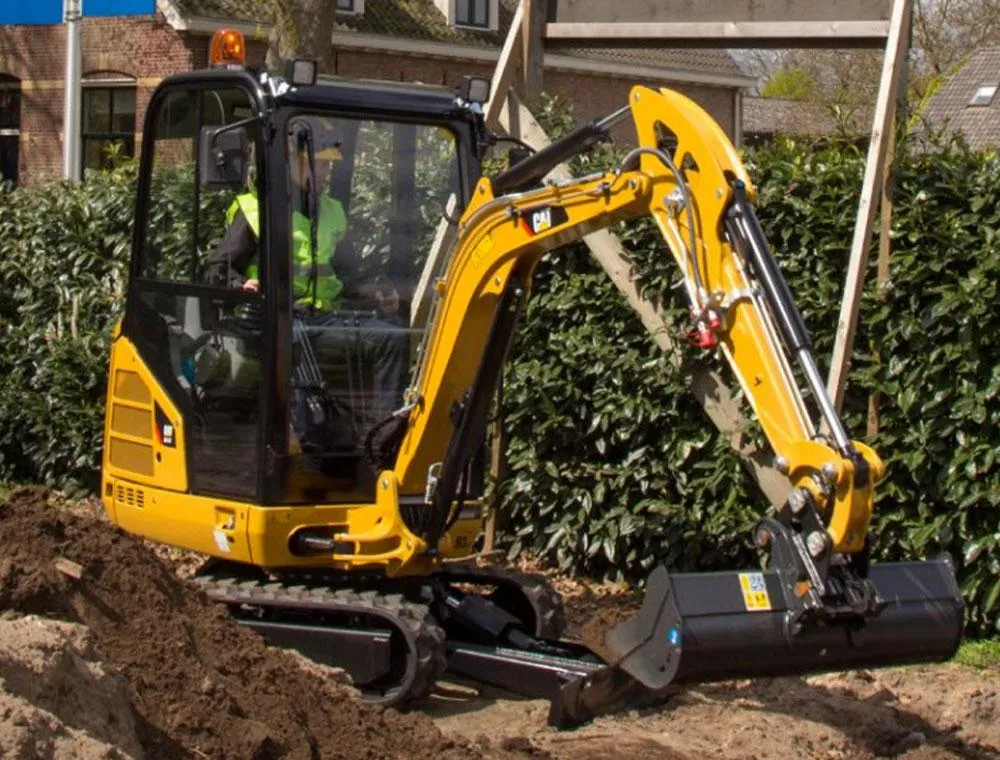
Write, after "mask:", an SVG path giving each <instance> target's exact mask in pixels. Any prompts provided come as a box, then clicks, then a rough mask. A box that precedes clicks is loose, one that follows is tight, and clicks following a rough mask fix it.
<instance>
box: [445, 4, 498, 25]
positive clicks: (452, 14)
mask: <svg viewBox="0 0 1000 760" xmlns="http://www.w3.org/2000/svg"><path fill="white" fill-rule="evenodd" d="M485 1H486V26H477V25H475V24H460V23H459V22H458V4H459V3H460V2H469V0H449V3H448V11H449V12H448V23H449V24H451V25H452V26H454V27H456V28H457V29H472V30H473V31H477V32H486V31H490V32H495V31H497V29H499V28H500V18H499V14H500V7H499V6H500V3H499V0H485Z"/></svg>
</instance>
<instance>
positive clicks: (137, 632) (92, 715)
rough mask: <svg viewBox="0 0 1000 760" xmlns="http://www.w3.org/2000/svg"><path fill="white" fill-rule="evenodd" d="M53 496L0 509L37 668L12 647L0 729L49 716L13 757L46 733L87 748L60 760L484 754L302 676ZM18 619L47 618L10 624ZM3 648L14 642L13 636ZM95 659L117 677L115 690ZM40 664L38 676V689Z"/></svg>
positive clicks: (12, 599) (6, 572) (0, 544)
mask: <svg viewBox="0 0 1000 760" xmlns="http://www.w3.org/2000/svg"><path fill="white" fill-rule="evenodd" d="M48 498H49V495H48V494H47V492H45V491H42V490H27V489H22V490H19V491H16V492H14V493H13V494H12V495H11V496H10V498H9V499H8V500H7V501H6V502H5V503H2V504H0V611H8V612H6V613H5V617H6V618H8V619H7V620H6V621H5V622H6V623H8V624H9V625H11V626H14V628H13V629H12V630H16V631H18V632H19V634H23V635H25V636H26V637H27V638H28V639H32V636H30V635H28V634H30V633H31V630H30V626H36V627H38V628H39V630H40V631H42V632H41V633H38V634H37V636H36V637H35V640H32V641H29V642H28V643H27V644H25V646H26V648H27V650H28V652H29V655H28V656H27V658H26V659H25V658H23V657H22V663H23V662H27V663H32V664H29V665H25V664H20V665H19V664H17V663H18V661H17V660H16V659H14V658H13V657H12V656H10V653H9V652H5V659H4V660H3V662H4V663H5V667H6V669H5V670H2V671H0V677H2V678H3V679H4V692H5V695H4V697H3V699H4V702H3V705H2V707H0V716H7V717H3V719H2V721H0V722H3V723H8V724H10V723H12V722H16V721H17V717H16V716H17V715H20V714H22V713H24V710H25V709H26V708H24V707H23V705H24V704H30V705H33V706H34V707H36V708H38V709H39V710H41V711H43V712H45V713H46V715H41V713H37V714H35V715H33V716H27V717H25V718H24V720H27V721H28V722H29V725H27V726H25V727H24V728H25V732H26V733H27V734H30V735H33V736H34V737H35V738H34V739H31V738H26V737H24V736H22V737H21V738H20V739H17V741H21V745H16V744H11V745H10V746H8V747H7V750H8V751H9V752H10V754H11V756H13V757H20V756H25V755H23V754H19V751H15V749H16V747H17V746H28V744H26V743H25V742H30V741H42V742H44V741H48V738H47V736H48V734H52V736H53V737H54V738H53V739H52V741H53V742H56V743H58V742H61V741H63V740H65V741H68V742H72V741H73V740H78V743H77V745H75V747H74V749H75V751H74V752H72V753H71V754H70V755H66V756H67V757H69V756H74V757H88V754H87V753H90V754H89V756H92V757H121V756H126V755H131V756H134V757H141V756H142V755H143V754H145V756H146V757H149V758H157V760H161V759H162V760H172V759H173V758H194V757H211V758H241V760H242V759H249V758H255V759H258V758H272V757H273V758H277V757H282V758H314V757H322V758H341V757H342V758H408V757H430V756H434V757H437V758H447V759H452V760H457V759H458V758H475V757H482V756H483V754H484V753H483V752H482V751H481V750H480V749H479V748H476V747H473V746H471V745H470V743H468V742H465V741H462V740H453V739H446V738H443V737H442V735H441V733H440V732H439V731H438V729H437V728H436V727H435V726H434V725H433V723H432V722H431V721H430V720H429V719H428V718H427V717H425V716H423V715H420V714H410V715H403V714H400V713H397V712H395V711H392V710H382V709H379V708H374V707H371V706H368V705H365V704H363V703H362V702H360V700H359V699H358V698H357V697H356V695H355V693H354V692H352V691H350V690H347V689H345V688H343V687H341V686H337V685H336V684H334V683H331V682H330V681H329V679H324V678H323V677H322V676H321V675H319V674H317V673H316V672H315V671H309V670H306V669H303V668H301V667H299V665H298V663H297V661H296V660H295V659H294V658H292V657H291V656H290V655H289V654H288V653H286V652H282V651H280V650H275V649H270V648H268V647H266V646H265V645H264V644H263V642H262V641H261V640H260V639H259V638H258V637H257V636H256V635H255V634H253V633H251V632H249V631H246V630H244V629H243V628H241V627H240V626H239V625H237V624H236V623H235V622H234V621H233V620H231V619H230V618H229V617H228V615H227V613H226V612H225V610H224V609H222V608H221V607H219V606H217V605H213V604H211V603H210V602H208V601H207V600H206V599H205V598H204V597H203V596H202V595H201V594H199V593H198V592H197V591H196V590H195V589H194V588H193V587H192V586H189V585H187V584H186V583H185V582H183V581H179V580H178V579H177V578H176V577H175V576H174V575H173V573H172V572H171V569H170V568H169V567H167V566H166V565H164V564H163V563H162V562H161V561H160V560H159V559H157V557H156V556H155V555H154V554H153V553H152V552H151V551H150V550H149V549H148V548H147V547H145V546H143V545H142V544H141V543H140V542H139V541H137V540H135V539H133V538H132V537H130V536H126V535H124V534H122V533H121V532H120V531H118V530H116V529H115V528H113V527H112V526H110V525H109V524H107V523H104V522H100V521H96V520H93V519H88V518H86V517H81V516H79V515H74V514H70V513H67V512H65V511H62V510H58V509H55V508H53V507H52V506H50V505H49V503H48ZM61 559H62V560H69V561H71V562H73V563H77V564H78V565H79V566H80V568H81V570H82V572H81V573H80V578H79V579H77V578H74V577H72V573H70V574H66V573H64V572H60V570H58V569H56V566H55V563H56V562H57V560H61ZM11 612H16V613H20V614H21V615H37V616H41V617H43V618H45V619H46V621H47V622H46V624H45V625H42V626H39V621H38V620H37V618H20V619H17V620H10V619H9V618H10V613H11ZM51 620H60V621H66V622H68V623H74V624H76V626H65V625H58V624H56V625H54V626H53V625H52V624H51ZM81 626H82V628H83V629H85V630H84V631H81V630H80V627H81ZM0 639H2V640H3V641H4V643H5V645H6V643H7V636H6V635H4V634H3V633H0ZM5 649H7V647H6V646H5ZM97 653H99V655H100V660H101V661H102V662H103V663H104V664H105V665H108V666H111V668H113V669H115V670H117V671H119V672H120V673H121V674H122V675H123V676H124V681H123V682H118V686H114V684H113V682H114V678H113V677H112V676H110V675H108V674H106V673H105V672H104V670H103V667H102V666H101V665H100V664H99V663H98V662H97ZM32 668H33V669H34V670H32ZM36 671H38V672H40V673H42V674H43V675H41V676H39V678H40V680H38V682H37V683H33V681H34V680H36V677H35V676H34V675H32V673H34V672H36ZM73 694H76V695H77V696H72V695H73ZM95 695H96V696H95ZM73 700H82V701H83V702H85V703H86V707H87V709H83V708H82V707H81V705H78V704H76V703H74V701H73ZM126 703H127V704H126ZM19 710H20V711H21V712H20V713H19V712H18V711H19ZM40 716H41V717H40ZM47 716H52V717H51V718H49V717H47ZM32 720H34V721H35V722H36V723H35V724H31V723H30V721H32ZM22 722H23V721H22ZM32 725H34V726H35V729H37V730H35V729H32ZM81 734H83V735H85V736H81ZM133 737H134V738H133ZM15 738H16V737H15ZM13 741H14V739H12V742H13ZM87 742H90V743H89V744H88V743H87ZM85 745H86V746H85ZM36 746H37V745H36ZM110 747H117V748H118V749H117V750H112V749H110ZM102 752H104V754H101V753H102ZM4 754H5V753H4V750H3V748H2V747H0V755H4ZM487 754H490V755H491V756H510V755H509V754H508V753H505V752H501V751H500V750H497V751H496V752H488V753H487ZM51 755H52V756H58V755H57V754H56V753H55V750H53V752H52V753H51ZM27 756H49V753H48V752H47V751H46V752H42V753H41V754H40V755H39V754H37V753H36V754H31V753H30V752H29V754H28V755H27Z"/></svg>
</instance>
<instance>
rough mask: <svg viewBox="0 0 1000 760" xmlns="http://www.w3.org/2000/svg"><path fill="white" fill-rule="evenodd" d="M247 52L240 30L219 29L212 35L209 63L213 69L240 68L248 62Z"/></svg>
mask: <svg viewBox="0 0 1000 760" xmlns="http://www.w3.org/2000/svg"><path fill="white" fill-rule="evenodd" d="M246 52H247V49H246V45H244V44H243V32H241V31H239V30H238V29H219V30H218V31H217V32H216V33H215V34H213V35H212V46H211V47H210V48H209V53H208V62H209V64H210V65H211V66H212V67H213V68H240V67H242V66H243V64H244V63H245V62H246Z"/></svg>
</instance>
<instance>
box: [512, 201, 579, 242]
mask: <svg viewBox="0 0 1000 760" xmlns="http://www.w3.org/2000/svg"><path fill="white" fill-rule="evenodd" d="M568 221H569V214H567V213H566V209H564V208H562V207H561V206H535V207H534V208H529V209H525V210H524V211H523V212H522V213H521V224H522V225H523V226H524V230H525V232H527V233H528V234H529V235H539V234H541V233H543V232H545V231H546V230H550V229H552V228H553V227H558V226H559V225H560V224H566V222H568Z"/></svg>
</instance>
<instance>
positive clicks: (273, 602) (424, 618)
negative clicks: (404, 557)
mask: <svg viewBox="0 0 1000 760" xmlns="http://www.w3.org/2000/svg"><path fill="white" fill-rule="evenodd" d="M194 580H195V582H196V583H198V584H199V585H200V586H201V588H202V589H203V590H204V591H205V593H206V594H208V596H209V598H210V599H212V600H213V601H216V602H220V603H223V604H228V605H233V604H243V605H248V606H253V607H262V608H271V609H278V610H280V609H292V610H297V611H313V612H316V613H323V614H328V615H344V616H348V615H362V616H366V617H369V618H375V619H377V620H379V621H381V622H383V623H385V624H386V627H389V628H392V629H393V630H396V631H399V632H400V633H401V634H402V635H403V637H404V639H405V640H406V642H407V646H408V647H409V649H410V652H411V654H410V657H409V658H408V659H409V661H408V663H407V671H408V672H409V673H410V676H409V677H408V678H406V679H405V680H404V681H403V682H401V683H400V685H399V686H398V687H393V690H391V692H390V696H388V697H387V698H383V699H372V698H370V697H369V695H367V694H366V695H365V697H366V698H367V699H369V701H374V702H379V703H380V704H385V705H401V704H403V703H405V702H409V701H412V700H415V699H420V698H421V697H424V696H426V695H427V694H428V693H429V692H430V690H431V689H432V688H433V686H434V683H435V682H436V681H437V679H438V677H440V676H441V674H442V673H444V671H445V668H446V667H447V659H446V657H447V655H446V648H445V633H444V630H442V628H441V627H440V626H439V625H438V624H437V621H436V620H435V619H434V617H433V616H432V615H431V612H430V609H429V608H428V607H427V606H426V605H422V604H415V603H413V602H410V601H407V600H406V599H404V598H403V597H402V596H401V595H400V594H382V593H379V592H378V591H373V590H366V591H356V590H354V589H347V588H331V587H329V586H320V585H304V584H302V583H297V584H285V583H281V582H274V581H265V580H262V579H261V580H258V579H252V578H251V579H247V578H241V577H233V576H231V575H225V574H222V575H218V576H215V575H211V574H206V575H199V576H197V577H196V578H195V579H194ZM413 653H416V656H414V655H413ZM411 665H412V669H411ZM345 669H346V670H349V669H348V668H345ZM407 682H408V683H407ZM396 689H398V691H396ZM362 693H364V692H362Z"/></svg>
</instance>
